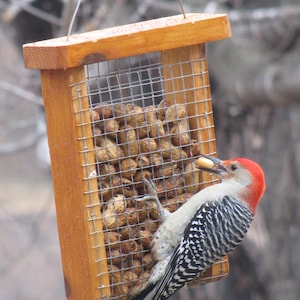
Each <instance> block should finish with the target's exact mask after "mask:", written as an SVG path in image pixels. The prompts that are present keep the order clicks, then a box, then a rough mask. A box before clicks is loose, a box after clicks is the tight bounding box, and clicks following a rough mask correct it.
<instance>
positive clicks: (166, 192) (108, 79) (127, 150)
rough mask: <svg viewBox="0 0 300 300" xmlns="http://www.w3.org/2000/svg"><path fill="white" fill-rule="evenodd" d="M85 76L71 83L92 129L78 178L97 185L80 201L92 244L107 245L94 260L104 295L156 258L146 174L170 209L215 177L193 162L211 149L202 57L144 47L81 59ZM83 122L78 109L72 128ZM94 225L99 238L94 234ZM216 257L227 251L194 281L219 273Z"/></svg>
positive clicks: (124, 290)
mask: <svg viewBox="0 0 300 300" xmlns="http://www.w3.org/2000/svg"><path fill="white" fill-rule="evenodd" d="M85 84H86V87H87V88H86V89H84V90H82V89H81V88H80V86H82V82H80V83H74V85H73V86H72V87H76V86H77V85H78V89H77V95H76V97H74V99H73V101H74V102H76V105H74V110H75V111H74V112H75V113H76V114H77V115H78V114H79V116H80V114H81V113H84V112H85V113H86V111H87V110H88V111H89V113H90V126H91V131H90V132H91V134H92V136H88V135H86V134H85V133H84V132H82V135H81V139H83V140H84V139H85V138H86V139H90V138H92V140H93V147H92V148H89V147H88V146H87V147H84V150H83V155H86V157H87V159H86V163H85V164H84V165H83V166H82V167H83V168H84V169H85V171H84V172H83V174H86V177H85V178H83V179H84V180H90V179H91V178H93V179H95V178H96V180H97V189H96V190H95V188H94V187H92V188H91V190H87V191H85V193H87V194H89V193H91V194H92V193H97V195H98V198H97V199H98V202H97V203H95V202H91V203H87V206H86V209H87V210H88V215H89V220H88V221H92V222H93V224H94V227H92V228H94V230H93V231H92V232H90V236H91V238H94V248H95V250H96V251H97V249H101V248H102V247H105V252H106V257H101V255H100V254H99V255H98V260H97V261H95V264H100V263H101V262H103V261H105V262H106V263H107V270H103V269H101V268H99V273H100V272H102V273H103V272H108V276H109V285H110V289H111V299H128V297H129V296H130V295H133V294H135V293H136V292H138V291H139V290H140V289H141V288H142V287H143V285H144V284H145V282H146V281H147V279H148V278H149V276H150V273H151V269H152V267H153V265H154V263H155V262H154V261H153V258H152V255H151V240H152V236H153V234H154V233H155V232H156V230H157V228H158V226H159V216H158V212H157V209H156V207H155V205H153V203H147V202H144V201H137V200H138V199H140V198H141V197H142V196H144V195H145V194H148V193H149V190H148V189H147V185H145V180H148V181H149V180H151V181H152V182H153V184H154V185H155V189H156V192H157V194H158V197H159V199H160V201H161V203H162V204H163V206H164V207H165V208H166V209H168V210H169V211H171V212H172V211H175V210H176V209H177V208H178V207H180V206H181V205H182V204H183V203H184V202H185V201H187V200H188V199H189V198H190V197H191V196H192V195H193V194H195V193H196V192H198V191H199V190H200V189H201V188H203V187H204V186H206V185H208V184H212V183H214V182H215V181H216V178H215V177H212V176H211V175H209V174H208V175H207V174H205V175H204V174H202V173H201V172H199V170H198V169H197V168H196V166H195V160H196V158H198V157H199V155H200V153H201V152H203V153H206V154H215V137H214V130H213V121H212V108H211V99H210V92H209V84H208V71H207V64H206V60H205V59H204V58H201V59H198V60H195V61H190V60H189V61H182V62H180V63H176V64H166V63H165V62H164V61H163V58H162V57H161V54H160V53H151V54H147V55H141V56H137V57H128V58H125V59H119V60H115V61H107V62H101V63H97V64H91V65H87V66H86V81H85ZM83 101H85V102H86V101H87V102H88V105H86V103H82V102H83ZM78 103H79V105H78ZM86 125H87V124H86V121H85V119H84V118H82V119H80V117H79V121H78V124H76V126H77V127H78V128H79V130H80V128H84V126H86ZM91 157H92V159H91ZM96 211H97V212H99V211H101V215H100V217H96V216H98V215H99V214H98V213H95V212H96ZM99 228H100V230H101V231H102V233H103V236H104V239H103V240H104V245H103V244H101V241H100V240H98V239H97V238H96V237H97V236H98V234H99ZM223 263H226V259H225V260H224V261H221V262H219V269H218V271H217V273H215V272H214V271H210V273H209V274H208V275H207V276H206V278H202V279H200V282H202V283H203V282H207V281H210V280H213V279H214V278H220V277H222V276H225V275H226V271H225V270H224V269H223V267H222V266H223ZM201 280H202V281H201ZM102 288H103V286H99V289H100V290H101V289H102Z"/></svg>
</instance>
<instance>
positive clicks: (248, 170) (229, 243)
mask: <svg viewBox="0 0 300 300" xmlns="http://www.w3.org/2000/svg"><path fill="white" fill-rule="evenodd" d="M204 157H205V159H206V160H209V161H208V162H209V163H207V162H205V163H202V162H201V163H199V166H198V167H199V168H200V169H202V170H204V171H208V172H212V173H215V174H217V175H219V177H220V179H221V182H220V183H218V184H215V185H212V186H209V187H206V188H204V189H203V190H201V191H200V192H198V193H197V194H195V195H194V196H192V197H191V198H190V199H189V200H188V201H187V202H186V203H185V204H184V205H182V206H181V207H180V208H179V209H178V210H177V211H175V212H173V213H167V212H166V211H165V210H164V209H163V208H162V206H161V204H160V202H159V200H158V198H157V195H156V192H155V187H154V186H153V184H152V183H149V182H148V183H147V182H146V183H147V185H148V186H149V188H150V191H151V194H152V195H148V196H145V197H143V198H142V199H141V200H147V199H148V200H151V199H152V200H154V201H155V202H156V203H157V206H158V210H159V213H160V215H161V220H162V224H161V225H160V227H159V229H158V230H157V232H156V233H155V236H154V239H153V241H152V254H153V257H154V259H155V260H156V264H155V266H154V268H153V270H152V273H151V276H150V278H149V280H148V282H147V284H146V286H145V287H144V288H143V290H142V291H141V292H140V293H139V294H137V295H136V296H134V297H133V298H132V300H163V299H168V298H169V297H170V296H171V295H172V294H174V293H176V292H177V291H178V290H179V289H180V288H181V287H183V286H188V285H189V284H191V283H193V281H196V280H197V279H198V278H199V277H200V276H201V275H202V274H203V273H204V271H205V270H206V269H208V268H209V267H210V266H211V265H212V264H213V263H214V262H216V261H217V260H218V259H220V258H222V257H223V256H224V255H226V254H228V253H229V252H231V251H232V250H233V249H235V248H236V247H237V246H238V245H239V244H240V242H241V241H242V239H243V238H244V236H245V234H246V233H247V231H248V229H249V226H250V223H251V222H252V220H253V217H254V214H255V210H256V207H257V205H258V203H259V201H260V199H261V197H262V196H263V193H264V191H265V179H264V173H263V171H262V169H261V167H260V166H259V165H258V164H257V163H255V162H253V161H251V160H249V159H246V158H236V159H229V160H225V161H221V160H219V159H217V158H213V157H210V156H204Z"/></svg>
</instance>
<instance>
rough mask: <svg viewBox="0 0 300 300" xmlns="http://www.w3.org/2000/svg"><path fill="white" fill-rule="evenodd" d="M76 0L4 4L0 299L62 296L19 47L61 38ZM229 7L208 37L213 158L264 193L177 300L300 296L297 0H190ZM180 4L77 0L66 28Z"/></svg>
mask: <svg viewBox="0 0 300 300" xmlns="http://www.w3.org/2000/svg"><path fill="white" fill-rule="evenodd" d="M75 6H76V1H75V0H74V1H72V0H37V1H32V0H11V1H0V12H1V17H0V25H1V26H0V44H1V47H0V205H1V208H0V257H1V259H0V287H1V288H0V299H6V300H17V299H29V300H34V299H42V300H47V299H58V300H60V299H62V300H63V299H65V295H64V286H63V275H62V270H61V261H60V248H59V242H58V235H57V227H56V219H55V206H54V199H53V191H52V182H51V171H50V161H49V156H48V149H47V133H46V126H45V120H44V112H43V104H42V103H43V102H42V98H41V92H40V81H39V72H36V71H32V70H25V69H24V67H23V58H22V44H24V43H27V42H32V41H37V40H42V39H46V38H52V37H58V36H63V35H66V33H67V31H68V26H69V23H70V19H71V16H72V13H73V11H74V8H75ZM184 8H185V11H186V12H206V13H226V14H228V15H229V18H230V23H231V28H232V35H233V36H232V38H231V39H229V40H226V41H219V42H215V43H212V44H209V45H208V47H207V55H208V62H209V71H210V77H211V78H210V80H211V89H212V96H213V104H214V114H215V125H216V135H217V147H218V153H219V156H220V158H227V157H234V156H247V157H249V158H252V159H254V160H256V161H257V162H259V163H260V164H261V165H262V166H263V168H264V170H265V173H266V181H267V191H266V194H265V197H264V199H263V201H262V203H261V206H260V207H259V209H258V213H257V218H256V220H255V222H254V224H253V226H252V228H251V231H250V233H249V234H248V237H247V238H246V239H245V240H244V241H243V244H242V246H241V247H239V248H238V250H236V251H235V252H234V253H232V254H231V255H230V267H231V271H230V275H229V276H228V277H227V278H226V279H224V280H222V281H219V282H216V283H211V284H208V285H205V286H201V287H199V288H196V289H191V290H183V291H182V292H181V293H180V294H178V295H176V296H174V297H173V298H172V299H174V300H175V299H177V300H179V299H182V300H188V299H201V300H218V299H229V300H237V299H239V300H261V299H264V300H265V299H266V300H267V299H270V300H282V299H285V300H296V299H299V295H300V284H299V282H300V257H299V251H300V197H299V195H300V171H299V170H300V105H299V100H300V1H299V0H228V1H226V0H216V1H204V0H185V1H184ZM180 12H181V11H180V6H179V2H178V1H177V0H173V1H171V0H169V1H167V0H160V1H157V0H143V1H142V0H141V1H138V0H115V1H110V0H106V1H105V0H103V1H93V0H85V1H82V3H81V6H80V9H79V12H78V16H77V18H76V21H75V24H74V28H73V32H84V31H89V30H95V29H101V28H105V27H111V26H115V25H122V24H127V23H132V22H137V21H142V20H147V19H153V18H158V17H162V16H168V15H174V14H179V13H180Z"/></svg>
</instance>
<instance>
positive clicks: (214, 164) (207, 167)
mask: <svg viewBox="0 0 300 300" xmlns="http://www.w3.org/2000/svg"><path fill="white" fill-rule="evenodd" d="M201 157H204V159H202V158H201ZM201 157H200V158H199V159H198V163H197V167H198V168H199V169H200V170H202V171H206V172H210V173H215V174H218V175H220V174H221V173H223V172H227V170H226V168H225V167H224V166H223V165H222V163H223V161H222V160H221V159H219V158H216V157H212V156H210V155H205V154H201ZM205 159H206V161H205ZM207 160H209V161H207Z"/></svg>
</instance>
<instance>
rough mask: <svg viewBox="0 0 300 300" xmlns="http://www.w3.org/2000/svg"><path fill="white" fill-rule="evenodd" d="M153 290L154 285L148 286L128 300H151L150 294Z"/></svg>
mask: <svg viewBox="0 0 300 300" xmlns="http://www.w3.org/2000/svg"><path fill="white" fill-rule="evenodd" d="M154 288H155V284H150V285H148V286H147V287H146V288H145V289H143V290H142V291H141V292H140V293H138V294H136V295H135V296H133V297H131V298H129V300H152V292H153V289H154Z"/></svg>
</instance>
